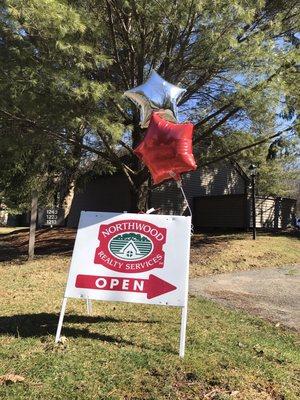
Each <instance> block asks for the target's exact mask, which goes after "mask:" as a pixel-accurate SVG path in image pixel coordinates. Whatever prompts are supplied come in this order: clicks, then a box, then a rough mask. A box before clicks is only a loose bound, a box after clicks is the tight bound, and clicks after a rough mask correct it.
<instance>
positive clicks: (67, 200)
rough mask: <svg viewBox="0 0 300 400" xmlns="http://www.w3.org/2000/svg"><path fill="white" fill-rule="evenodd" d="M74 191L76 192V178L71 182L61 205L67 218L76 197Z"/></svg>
mask: <svg viewBox="0 0 300 400" xmlns="http://www.w3.org/2000/svg"><path fill="white" fill-rule="evenodd" d="M74 192H75V179H73V180H71V181H70V182H69V185H68V187H67V190H66V191H65V194H64V196H63V198H62V199H61V207H62V208H63V210H64V216H65V218H67V217H68V215H69V213H70V210H71V206H72V201H73V198H74Z"/></svg>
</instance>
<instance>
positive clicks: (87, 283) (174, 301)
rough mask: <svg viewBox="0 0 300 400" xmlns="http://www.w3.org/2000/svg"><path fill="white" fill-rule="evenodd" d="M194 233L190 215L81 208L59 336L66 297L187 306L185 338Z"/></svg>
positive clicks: (184, 315) (184, 309)
mask: <svg viewBox="0 0 300 400" xmlns="http://www.w3.org/2000/svg"><path fill="white" fill-rule="evenodd" d="M190 231H191V218H190V217H182V216H165V215H149V214H129V213H122V214H120V213H105V212H82V213H81V218H80V222H79V227H78V232H77V236H76V241H75V246H74V251H73V256H72V261H71V266H70V272H69V277H68V281H67V287H66V291H65V296H64V302H63V307H62V312H61V318H60V323H59V326H58V331H57V336H56V340H57V341H58V340H59V338H60V330H61V325H62V319H63V314H64V311H65V306H66V299H67V298H83V299H86V300H88V301H90V300H105V301H125V302H133V303H147V304H157V305H169V306H178V307H182V309H183V313H182V324H183V325H184V327H183V326H182V329H181V333H182V334H181V339H184V338H185V324H186V309H187V296H188V268H189V252H190ZM181 341H182V340H181ZM182 346H183V349H181V350H182V351H181V355H183V351H184V344H182ZM182 346H181V347H182Z"/></svg>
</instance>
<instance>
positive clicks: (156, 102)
mask: <svg viewBox="0 0 300 400" xmlns="http://www.w3.org/2000/svg"><path fill="white" fill-rule="evenodd" d="M185 92H186V89H182V88H180V87H178V86H175V85H172V83H169V82H167V81H165V80H164V79H163V78H162V77H161V76H160V75H159V74H158V73H157V72H155V71H154V70H152V71H151V73H150V76H149V78H148V79H147V80H146V82H144V83H143V84H142V85H140V86H137V87H135V88H133V89H130V90H127V91H126V92H125V93H124V95H125V96H127V97H129V99H130V100H132V101H133V102H134V103H135V104H136V105H137V106H138V107H139V108H140V113H141V115H140V125H141V127H142V128H147V126H148V125H149V122H150V116H151V114H152V111H153V110H165V112H166V115H168V117H169V118H170V119H171V120H172V115H173V116H174V118H173V119H174V122H177V119H178V109H177V103H178V101H179V100H180V98H181V97H182V95H183V94H184V93H185ZM169 110H170V111H171V114H172V115H171V117H170V112H168V111H169ZM169 118H166V119H169Z"/></svg>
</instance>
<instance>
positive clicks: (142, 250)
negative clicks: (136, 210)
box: [108, 232, 153, 261]
mask: <svg viewBox="0 0 300 400" xmlns="http://www.w3.org/2000/svg"><path fill="white" fill-rule="evenodd" d="M108 248H109V250H110V252H111V253H112V254H113V255H114V256H115V257H117V258H119V259H120V260H126V261H131V260H142V259H143V258H146V257H148V256H149V254H150V253H151V252H152V250H153V243H152V241H151V240H150V239H149V238H148V237H147V236H145V235H142V234H140V233H135V232H128V233H124V234H122V235H117V236H114V237H113V238H112V239H111V240H110V242H109V245H108Z"/></svg>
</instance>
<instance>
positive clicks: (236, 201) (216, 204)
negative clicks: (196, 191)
mask: <svg viewBox="0 0 300 400" xmlns="http://www.w3.org/2000/svg"><path fill="white" fill-rule="evenodd" d="M193 223H194V226H195V228H246V226H247V202H246V198H245V196H244V195H240V194H238V195H225V196H202V197H195V198H194V215H193Z"/></svg>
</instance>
